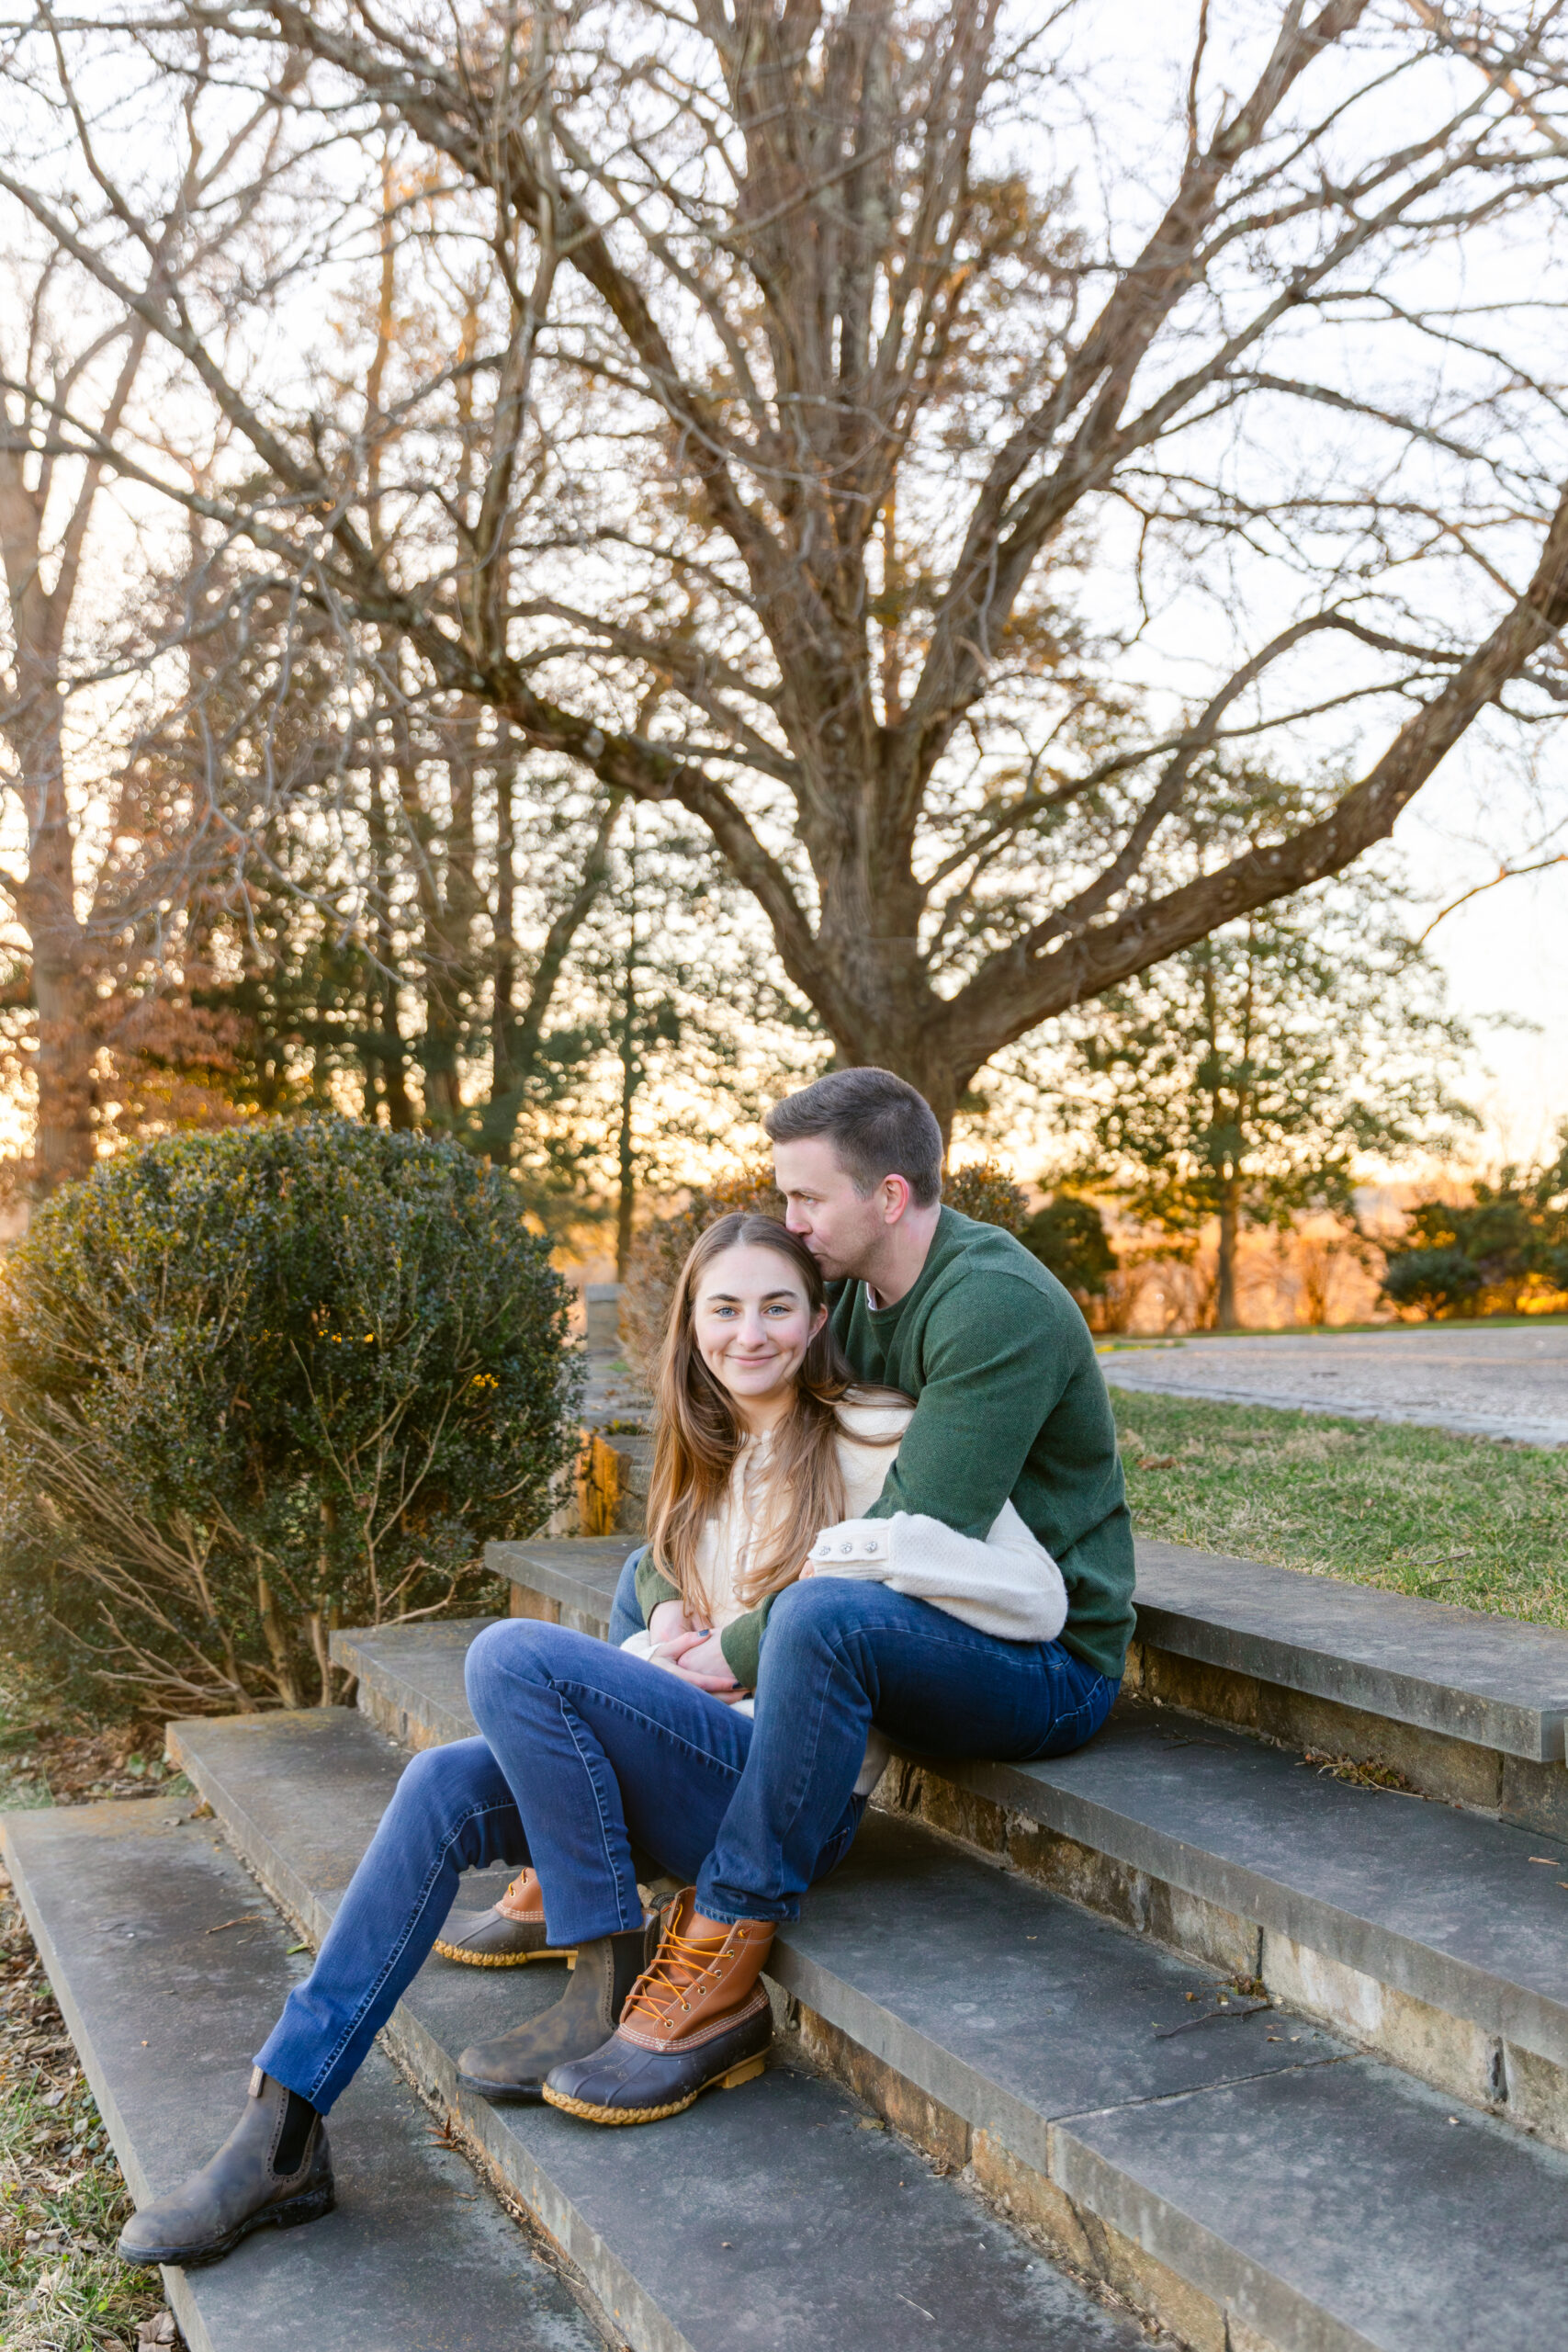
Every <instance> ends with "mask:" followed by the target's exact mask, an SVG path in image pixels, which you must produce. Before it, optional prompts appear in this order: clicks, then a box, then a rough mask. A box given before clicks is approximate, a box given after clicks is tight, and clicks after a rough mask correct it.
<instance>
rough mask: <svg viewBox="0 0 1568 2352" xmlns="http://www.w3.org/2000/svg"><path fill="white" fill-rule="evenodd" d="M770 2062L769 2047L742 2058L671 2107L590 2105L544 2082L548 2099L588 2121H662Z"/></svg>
mask: <svg viewBox="0 0 1568 2352" xmlns="http://www.w3.org/2000/svg"><path fill="white" fill-rule="evenodd" d="M767 2063H768V2055H767V2052H766V2051H762V2052H760V2053H759V2055H758V2056H757V2057H755V2058H742V2059H740V2060H739V2061H738V2063H737V2064H735V2065H733V2066H728V2067H727V2068H726V2069H725V2071H724V2073H723V2074H722V2075H715V2076H714V2078H713V2080H712V2082H711V2083H699V2084H698V2085H697V2087H696V2089H695V2090H694V2091H690V2092H688V2094H687V2096H686V2097H685V2098H678V2099H674V2100H672V2101H671V2104H670V2106H668V2107H590V2105H589V2104H588V2101H587V2100H586V2099H581V2098H567V2096H566V2094H565V2092H564V2091H553V2090H551V2088H550V2086H549V2085H548V2083H547V2084H546V2085H545V2102H546V2104H547V2106H549V2107H558V2108H559V2109H561V2110H562V2111H563V2113H565V2114H567V2115H581V2117H582V2118H583V2120H584V2121H585V2122H588V2123H662V2122H663V2120H664V2119H665V2117H666V2116H667V2115H684V2113H685V2112H686V2109H688V2108H689V2107H694V2106H695V2105H696V2103H697V2101H698V2099H700V2098H701V2097H702V2095H703V2093H704V2092H705V2091H738V2090H739V2088H740V2086H741V2084H742V2083H754V2082H755V2081H756V2079H757V2077H758V2075H760V2074H761V2072H762V2069H763V2067H764V2066H765V2065H766V2064H767Z"/></svg>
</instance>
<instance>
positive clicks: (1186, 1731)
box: [334, 1621, 1568, 2143]
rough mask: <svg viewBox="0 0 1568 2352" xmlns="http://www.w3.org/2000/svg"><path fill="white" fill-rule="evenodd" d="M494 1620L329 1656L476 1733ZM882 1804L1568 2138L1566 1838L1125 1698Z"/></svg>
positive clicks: (398, 1705) (906, 1767)
mask: <svg viewBox="0 0 1568 2352" xmlns="http://www.w3.org/2000/svg"><path fill="white" fill-rule="evenodd" d="M478 1630H479V1623H478V1622H477V1621H469V1622H468V1623H463V1624H445V1625H442V1624H434V1625H425V1626H420V1627H407V1628H399V1627H389V1628H386V1629H385V1630H383V1631H382V1632H380V1633H378V1634H365V1635H360V1634H338V1635H336V1636H334V1641H335V1643H336V1645H337V1647H336V1649H335V1651H334V1655H336V1656H338V1657H341V1658H342V1659H343V1660H344V1662H346V1663H353V1664H355V1666H356V1668H357V1670H358V1672H359V1675H360V1702H361V1705H362V1706H363V1707H364V1708H365V1710H366V1712H367V1713H369V1714H370V1715H371V1717H372V1720H373V1721H375V1722H377V1723H378V1724H380V1725H381V1726H382V1728H383V1729H385V1730H387V1731H389V1732H390V1734H391V1735H392V1736H393V1737H394V1738H400V1739H402V1740H404V1741H405V1742H407V1744H410V1745H413V1746H423V1745H426V1744H428V1743H430V1742H432V1741H441V1740H447V1739H462V1738H468V1737H470V1736H472V1732H473V1721H472V1718H471V1716H470V1715H469V1713H468V1706H467V1703H466V1702H465V1700H464V1697H463V1673H462V1665H463V1657H464V1654H465V1653H466V1651H467V1648H468V1644H469V1642H470V1641H471V1640H472V1639H473V1637H474V1634H476V1633H477V1632H478ZM879 1802H880V1803H882V1804H888V1805H893V1806H896V1807H897V1808H898V1809H899V1810H902V1811H905V1812H907V1813H909V1814H912V1815H915V1816H916V1817H918V1818H919V1819H921V1820H923V1821H925V1822H927V1823H928V1824H930V1825H931V1826H933V1827H935V1828H937V1829H940V1830H942V1831H943V1832H945V1833H947V1834H948V1835H951V1836H955V1837H958V1838H962V1839H964V1841H965V1842H966V1843H968V1844H971V1845H973V1846H976V1847H977V1848H978V1849H980V1850H981V1851H982V1852H985V1853H987V1854H990V1855H992V1856H995V1857H998V1858H999V1859H1005V1860H1008V1861H1009V1862H1010V1863H1011V1864H1012V1865H1013V1866H1014V1867H1016V1868H1018V1869H1019V1870H1021V1871H1024V1872H1025V1873H1026V1874H1027V1875H1028V1876H1030V1877H1032V1878H1033V1879H1034V1880H1035V1881H1036V1882H1037V1883H1041V1884H1043V1885H1045V1886H1048V1887H1050V1888H1052V1889H1053V1890H1054V1891H1055V1892H1057V1893H1060V1894H1066V1895H1067V1896H1068V1897H1070V1898H1071V1899H1072V1900H1073V1901H1075V1902H1079V1903H1085V1904H1088V1905H1092V1906H1093V1907H1094V1908H1096V1909H1099V1910H1102V1911H1105V1912H1107V1913H1109V1914H1110V1915H1111V1917H1113V1918H1115V1919H1117V1920H1118V1921H1119V1922H1121V1923H1122V1925H1123V1926H1127V1927H1131V1928H1135V1929H1137V1930H1139V1931H1140V1932H1142V1933H1145V1934H1149V1935H1152V1936H1154V1937H1155V1938H1156V1939H1159V1940H1160V1941H1163V1942H1166V1943H1169V1944H1172V1945H1175V1946H1176V1947H1177V1948H1178V1949H1179V1950H1181V1951H1188V1952H1190V1953H1192V1954H1193V1955H1194V1956H1197V1957H1200V1958H1202V1959H1204V1960H1207V1961H1209V1962H1213V1964H1214V1965H1217V1966H1222V1967H1224V1968H1225V1969H1226V1970H1227V1971H1229V1972H1231V1973H1234V1974H1235V1975H1236V1976H1238V1977H1240V1978H1244V1979H1257V1980H1260V1981H1261V1982H1262V1984H1263V1985H1265V1986H1266V1987H1267V1989H1268V1990H1269V1993H1270V1994H1272V1995H1274V1996H1278V1997H1279V1998H1280V1999H1283V2000H1286V2001H1289V2002H1291V2003H1292V2005H1294V2006H1296V2007H1301V2008H1303V2009H1304V2010H1306V2011H1308V2012H1310V2013H1312V2014H1313V2015H1314V2016H1316V2017H1318V2018H1322V2019H1323V2020H1325V2022H1327V2023H1329V2024H1331V2025H1332V2026H1333V2027H1334V2028H1335V2029H1336V2030H1337V2031H1339V2032H1342V2033H1345V2034H1347V2035H1348V2036H1350V2037H1351V2038H1353V2039H1354V2040H1355V2041H1358V2042H1360V2043H1362V2044H1364V2045H1365V2046H1366V2047H1368V2048H1369V2049H1371V2050H1373V2051H1376V2052H1379V2053H1380V2054H1381V2055H1382V2056H1384V2057H1387V2058H1390V2059H1392V2060H1393V2061H1394V2062H1395V2063H1396V2064H1399V2065H1402V2066H1404V2067H1407V2068H1409V2069H1410V2070H1411V2071H1412V2072H1414V2073H1416V2074H1418V2075H1422V2076H1423V2077H1424V2078H1425V2079H1427V2080H1428V2081H1430V2082H1433V2083H1435V2084H1436V2085H1437V2086H1438V2087H1439V2088H1441V2089H1443V2090H1445V2091H1447V2092H1449V2093H1450V2094H1451V2095H1453V2096H1455V2097H1458V2098H1463V2099H1465V2100H1467V2101H1469V2102H1471V2103H1472V2104H1473V2105H1475V2106H1479V2107H1483V2108H1485V2109H1488V2110H1489V2111H1491V2112H1493V2113H1495V2114H1498V2115H1501V2116H1504V2117H1506V2118H1507V2119H1508V2120H1511V2121H1513V2122H1516V2123H1517V2124H1519V2125H1521V2126H1522V2127H1523V2128H1525V2129H1527V2130H1531V2131H1540V2132H1542V2133H1544V2134H1545V2135H1546V2136H1548V2137H1550V2138H1551V2139H1553V2140H1556V2141H1559V2142H1562V2143H1568V1842H1564V1841H1563V1840H1562V1839H1559V1838H1553V1837H1551V1836H1550V1835H1546V1834H1543V1833H1542V1832H1540V1831H1539V1830H1536V1829H1526V1828H1521V1827H1518V1826H1516V1825H1513V1824H1510V1823H1506V1822H1499V1821H1495V1820H1493V1819H1489V1818H1487V1817H1486V1816H1484V1815H1480V1814H1473V1813H1467V1812H1464V1811H1462V1810H1461V1809H1459V1808H1456V1807H1454V1806H1452V1805H1448V1804H1435V1803H1433V1802H1431V1801H1429V1800H1427V1799H1423V1798H1420V1797H1414V1796H1409V1795H1404V1794H1401V1793H1399V1792H1394V1791H1391V1790H1387V1789H1382V1788H1377V1787H1368V1786H1364V1785H1359V1784H1357V1783H1354V1782H1347V1781H1341V1780H1339V1779H1337V1778H1336V1777H1335V1776H1334V1775H1333V1774H1331V1773H1328V1772H1325V1771H1322V1770H1316V1769H1314V1768H1311V1767H1308V1766H1305V1765H1303V1762H1302V1760H1301V1759H1300V1758H1295V1757H1292V1756H1291V1755H1289V1754H1288V1753H1286V1752H1284V1751H1283V1750H1281V1749H1279V1748H1276V1747H1269V1746H1267V1745H1265V1744H1263V1743H1261V1742H1259V1741H1257V1740H1253V1739H1248V1738H1246V1737H1244V1736H1240V1735H1237V1734H1235V1733H1233V1732H1228V1731H1226V1730H1224V1729H1222V1728H1220V1727H1217V1726H1211V1725H1204V1724H1193V1723H1191V1722H1190V1721H1187V1720H1185V1719H1184V1718H1182V1717H1179V1716H1176V1715H1172V1714H1170V1713H1167V1712H1165V1711H1164V1710H1160V1709H1154V1708H1142V1707H1128V1706H1122V1707H1120V1708H1118V1710H1117V1712H1116V1713H1115V1714H1114V1715H1113V1716H1112V1717H1111V1722H1110V1723H1109V1724H1107V1725H1106V1728H1105V1729H1104V1730H1103V1731H1102V1732H1101V1733H1100V1736H1099V1737H1098V1738H1096V1739H1094V1740H1092V1741H1091V1742H1090V1743H1089V1746H1088V1747H1085V1748H1081V1749H1080V1750H1079V1751H1078V1752H1077V1755H1074V1756H1067V1757H1061V1758H1055V1759H1054V1760H1053V1761H1051V1762H1048V1763H1043V1764H996V1763H984V1762H981V1763H973V1764H943V1765H942V1766H941V1767H921V1766H919V1765H918V1764H912V1763H909V1762H907V1761H906V1762H899V1763H896V1764H895V1766H894V1767H893V1769H892V1770H891V1771H890V1772H889V1774H888V1776H887V1778H886V1780H885V1781H884V1782H883V1786H882V1791H881V1792H880V1793H879Z"/></svg>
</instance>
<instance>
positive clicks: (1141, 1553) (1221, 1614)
mask: <svg viewBox="0 0 1568 2352" xmlns="http://www.w3.org/2000/svg"><path fill="white" fill-rule="evenodd" d="M1136 1549H1137V1559H1138V1582H1137V1589H1135V1591H1134V1596H1133V1598H1134V1605H1135V1607H1136V1609H1137V1612H1138V1633H1139V1636H1140V1637H1141V1638H1142V1639H1144V1640H1145V1641H1151V1642H1153V1643H1154V1644H1155V1645H1156V1646H1157V1647H1158V1648H1160V1649H1165V1650H1172V1651H1174V1652H1175V1653H1176V1654H1177V1655H1178V1656H1179V1657H1191V1658H1196V1659H1198V1660H1199V1661H1200V1662H1201V1663H1202V1664H1203V1665H1205V1666H1214V1667H1219V1668H1222V1669H1224V1670H1226V1671H1229V1672H1231V1673H1236V1674H1248V1675H1252V1676H1254V1677H1256V1678H1257V1679H1258V1680H1259V1681H1263V1682H1275V1683H1280V1684H1282V1685H1283V1687H1284V1688H1285V1689H1287V1690H1292V1691H1307V1692H1309V1693H1310V1694H1311V1695H1312V1696H1313V1697H1314V1698H1319V1699H1331V1700H1334V1701H1335V1702H1337V1703H1338V1704H1339V1705H1341V1706H1347V1707H1355V1708H1358V1709H1359V1710H1360V1712H1361V1713H1365V1714H1374V1715H1383V1716H1387V1717H1389V1718H1391V1719H1392V1720H1393V1722H1395V1723H1407V1724H1416V1726H1418V1727H1419V1728H1420V1729H1422V1730H1425V1731H1433V1732H1438V1733H1441V1734H1442V1735H1443V1736H1445V1737H1447V1738H1450V1739H1462V1740H1466V1741H1468V1742H1469V1743H1470V1744H1471V1745H1472V1746H1474V1747H1491V1748H1496V1749H1499V1750H1501V1751H1502V1753H1503V1754H1505V1755H1509V1756H1522V1757H1524V1758H1527V1760H1528V1761H1529V1762H1530V1763H1532V1764H1555V1763H1561V1762H1562V1759H1563V1755H1564V1726H1565V1724H1568V1634H1558V1633H1556V1632H1555V1631H1554V1630H1553V1629H1552V1628H1551V1627H1549V1626H1539V1625H1534V1624H1528V1623H1523V1622H1517V1621H1513V1620H1510V1619H1507V1618H1487V1619H1484V1620H1483V1621H1482V1623H1481V1625H1480V1626H1479V1627H1478V1625H1477V1617H1476V1612H1475V1611H1472V1610H1468V1609H1460V1608H1456V1607H1453V1606H1451V1605H1450V1604H1449V1603H1447V1602H1443V1601H1432V1600H1418V1599H1417V1598H1416V1597H1415V1596H1414V1595H1412V1594H1409V1593H1398V1592H1385V1591H1383V1590H1382V1589H1381V1588H1379V1587H1377V1586H1373V1585H1358V1584H1351V1583H1348V1582H1342V1581H1341V1580H1340V1579H1338V1578H1337V1577H1316V1576H1310V1575H1308V1574H1307V1573H1306V1572H1305V1571H1304V1570H1303V1569H1300V1568H1285V1567H1280V1566H1277V1565H1272V1564H1269V1563H1267V1562H1263V1561H1257V1560H1242V1559H1234V1558H1231V1557H1229V1556H1228V1555H1224V1554H1219V1553H1206V1552H1193V1551H1190V1550H1189V1549H1187V1548H1186V1547H1185V1546H1183V1545H1181V1544H1154V1543H1140V1544H1138V1545H1137V1547H1136ZM1216 1571H1217V1572H1219V1575H1220V1576H1223V1577H1224V1579H1225V1580H1226V1581H1229V1580H1230V1579H1232V1578H1234V1579H1235V1590H1234V1593H1227V1592H1224V1591H1223V1590H1222V1591H1221V1592H1220V1593H1218V1594H1216V1593H1215V1591H1214V1589H1213V1587H1214V1585H1215V1583H1216V1581H1217V1580H1218V1578H1217V1577H1216ZM1184 1575H1186V1576H1188V1577H1194V1578H1197V1577H1201V1579H1202V1582H1203V1588H1204V1589H1201V1591H1199V1592H1198V1593H1196V1594H1192V1593H1184V1592H1183V1591H1182V1590H1181V1589H1180V1588H1181V1580H1182V1577H1183V1576H1184ZM1280 1598H1282V1599H1283V1600H1286V1601H1287V1603H1288V1604H1289V1606H1290V1609H1291V1611H1292V1613H1293V1612H1296V1611H1302V1612H1303V1613H1304V1615H1305V1616H1306V1617H1307V1619H1309V1620H1310V1618H1311V1615H1312V1613H1313V1610H1314V1604H1315V1606H1316V1609H1317V1610H1318V1611H1319V1612H1321V1614H1322V1616H1323V1618H1324V1619H1325V1623H1323V1624H1322V1625H1321V1626H1320V1627H1318V1628H1316V1629H1314V1628H1313V1627H1312V1626H1311V1624H1310V1623H1307V1624H1305V1625H1303V1624H1301V1623H1299V1621H1298V1622H1297V1623H1291V1622H1290V1619H1289V1618H1286V1617H1285V1616H1284V1614H1283V1612H1280V1618H1279V1619H1278V1620H1276V1621H1275V1622H1272V1623H1271V1622H1269V1619H1270V1603H1271V1601H1273V1600H1278V1599H1280ZM1359 1620H1360V1621H1364V1623H1365V1627H1366V1631H1365V1633H1363V1632H1362V1630H1361V1626H1360V1625H1359V1623H1358V1621H1359ZM1402 1626H1403V1627H1404V1629H1405V1633H1406V1634H1407V1635H1408V1634H1410V1632H1411V1631H1412V1629H1416V1628H1418V1629H1419V1631H1420V1634H1421V1635H1422V1637H1423V1638H1422V1641H1421V1644H1420V1646H1421V1648H1422V1649H1423V1650H1425V1651H1426V1652H1427V1657H1426V1658H1425V1661H1424V1665H1423V1667H1422V1668H1420V1669H1417V1670H1414V1671H1407V1670H1404V1668H1401V1667H1399V1666H1397V1665H1389V1664H1386V1663H1384V1662H1383V1661H1382V1660H1381V1659H1379V1658H1377V1657H1373V1656H1371V1654H1370V1653H1371V1640H1370V1637H1371V1635H1373V1634H1376V1633H1377V1632H1379V1631H1380V1630H1386V1632H1387V1633H1388V1634H1390V1635H1391V1636H1392V1637H1393V1643H1394V1644H1395V1645H1397V1643H1398V1640H1399V1636H1400V1629H1401V1627H1402ZM1478 1631H1479V1632H1481V1633H1482V1634H1483V1635H1484V1637H1485V1642H1486V1645H1487V1646H1488V1647H1489V1648H1490V1650H1491V1651H1492V1652H1493V1657H1492V1658H1491V1659H1490V1660H1489V1661H1488V1662H1487V1666H1486V1668H1485V1669H1484V1670H1483V1671H1479V1672H1478V1671H1477V1670H1476V1668H1475V1665H1474V1661H1473V1657H1472V1661H1471V1663H1470V1665H1469V1667H1468V1668H1467V1666H1466V1662H1465V1658H1466V1650H1467V1648H1468V1649H1470V1650H1471V1651H1472V1652H1473V1649H1474V1645H1475V1637H1476V1634H1477V1632H1478ZM1443 1647H1451V1648H1452V1650H1453V1653H1454V1657H1453V1662H1452V1664H1451V1666H1441V1667H1439V1665H1438V1662H1437V1661H1434V1659H1433V1658H1432V1657H1431V1656H1430V1651H1431V1650H1432V1649H1433V1648H1437V1649H1438V1650H1441V1649H1442V1648H1443ZM1499 1653H1500V1654H1501V1655H1499ZM1510 1653H1512V1656H1510V1655H1509V1654H1510ZM1511 1672H1513V1673H1517V1675H1518V1677H1519V1679H1520V1682H1521V1684H1523V1685H1524V1686H1525V1689H1526V1690H1529V1689H1530V1688H1531V1686H1533V1691H1534V1695H1531V1696H1527V1695H1524V1693H1523V1692H1522V1691H1517V1692H1515V1693H1513V1694H1510V1693H1509V1692H1508V1691H1507V1688H1506V1686H1507V1683H1508V1680H1509V1678H1510V1673H1511ZM1543 1683H1544V1688H1542V1685H1543Z"/></svg>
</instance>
